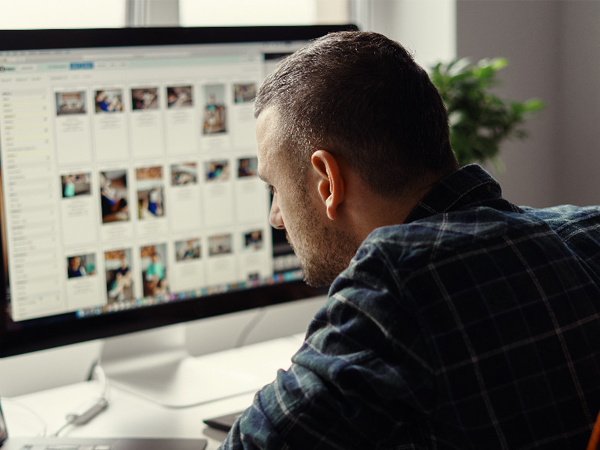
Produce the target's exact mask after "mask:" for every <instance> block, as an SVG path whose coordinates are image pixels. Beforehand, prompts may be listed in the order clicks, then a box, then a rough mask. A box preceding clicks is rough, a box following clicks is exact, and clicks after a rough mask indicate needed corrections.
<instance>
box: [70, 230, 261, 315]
mask: <svg viewBox="0 0 600 450" xmlns="http://www.w3.org/2000/svg"><path fill="white" fill-rule="evenodd" d="M242 246H243V251H245V252H246V251H250V252H251V251H255V250H260V249H262V248H263V233H262V231H261V230H252V231H249V232H245V233H243V235H242ZM132 252H133V251H132V249H121V250H112V251H108V252H104V272H105V276H106V297H107V303H108V304H111V303H114V302H117V301H126V300H133V299H134V298H135V292H134V283H135V280H134V275H133V274H134V270H135V268H133V267H132V261H133V258H132ZM232 253H233V235H232V234H219V235H214V236H210V237H209V238H208V256H209V257H214V256H217V255H227V254H232ZM166 256H167V245H166V244H158V245H149V246H144V247H141V248H140V258H141V267H140V268H139V269H138V270H141V279H142V284H143V296H144V297H153V296H158V295H163V294H166V293H168V292H169V281H168V272H169V270H168V262H167V261H168V258H166ZM96 258H97V256H96V254H95V253H87V254H77V255H72V256H69V257H68V258H67V260H66V266H67V267H66V269H67V278H68V279H69V280H75V279H80V278H82V277H90V276H97V275H98V273H97V269H96V267H97V262H96ZM201 258H202V248H201V242H200V239H199V238H197V239H186V240H181V241H176V242H175V263H176V264H180V263H185V262H187V261H194V260H200V259H201ZM255 276H256V278H258V274H256V275H255ZM251 278H252V277H251Z"/></svg>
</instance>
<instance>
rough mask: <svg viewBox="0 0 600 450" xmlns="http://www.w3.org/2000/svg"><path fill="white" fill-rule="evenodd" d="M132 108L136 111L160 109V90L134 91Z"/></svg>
mask: <svg viewBox="0 0 600 450" xmlns="http://www.w3.org/2000/svg"><path fill="white" fill-rule="evenodd" d="M131 108H132V109H133V110H134V111H138V110H143V109H158V88H138V89H132V90H131Z"/></svg>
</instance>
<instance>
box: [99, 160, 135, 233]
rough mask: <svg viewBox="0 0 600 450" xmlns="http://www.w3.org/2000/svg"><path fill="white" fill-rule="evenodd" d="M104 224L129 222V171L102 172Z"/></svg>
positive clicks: (101, 192) (101, 188)
mask: <svg viewBox="0 0 600 450" xmlns="http://www.w3.org/2000/svg"><path fill="white" fill-rule="evenodd" d="M100 202H101V203H100V204H101V209H102V223H109V222H119V221H124V220H129V209H128V202H127V171H125V170H109V171H105V172H100Z"/></svg>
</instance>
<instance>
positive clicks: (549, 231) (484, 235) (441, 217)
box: [353, 206, 600, 280]
mask: <svg viewBox="0 0 600 450" xmlns="http://www.w3.org/2000/svg"><path fill="white" fill-rule="evenodd" d="M573 236H577V238H578V239H579V240H582V239H583V240H584V241H587V240H592V241H595V242H596V243H600V207H586V208H580V207H574V206H558V207H553V208H546V209H534V208H527V207H525V208H522V209H521V210H520V211H499V210H496V209H493V208H489V207H477V208H472V209H468V210H462V211H453V212H449V213H444V214H436V215H433V216H430V217H427V218H424V219H420V220H416V221H413V222H410V223H408V224H400V225H392V226H387V227H382V228H378V229H376V230H374V231H373V232H372V233H371V234H370V235H369V236H368V238H367V239H366V240H365V241H364V242H363V244H362V246H361V247H360V249H359V251H358V252H357V254H356V257H355V259H354V261H353V262H354V264H356V265H358V266H362V269H364V270H367V271H368V269H369V267H374V266H375V264H374V261H377V260H379V261H381V262H382V263H383V264H384V265H386V266H387V267H388V268H389V269H390V270H392V271H395V272H396V273H397V274H398V276H399V278H402V279H404V280H407V279H408V278H412V277H413V276H415V275H416V274H417V273H418V272H420V271H431V270H432V269H435V268H436V267H437V268H439V267H441V266H444V265H447V264H453V263H455V262H458V261H463V262H464V261H467V260H468V261H469V264H477V261H478V260H481V261H482V262H483V261H489V259H490V258H493V255H494V254H498V255H499V254H501V253H502V252H506V251H511V252H513V251H518V249H520V248H521V247H528V246H529V247H530V246H531V245H532V244H533V245H536V246H540V247H542V248H543V249H544V251H543V252H540V254H539V255H537V256H539V257H540V258H542V257H552V255H555V254H556V257H560V256H559V255H558V254H559V253H560V254H565V253H566V252H572V251H573V250H574V246H573V245H572V243H571V242H570V240H571V238H572V237H573ZM586 245H587V244H586ZM599 245H600V244H597V246H599ZM580 246H581V245H580ZM588 247H589V246H588ZM575 252H576V253H577V252H579V250H578V249H577V248H575ZM581 252H582V253H583V254H584V255H585V258H588V257H590V256H591V255H590V252H589V251H588V250H586V249H582V250H581ZM541 253H544V255H541ZM537 256H536V255H535V254H532V255H531V257H532V258H536V257H537Z"/></svg>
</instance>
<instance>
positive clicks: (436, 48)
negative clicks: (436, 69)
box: [358, 0, 456, 68]
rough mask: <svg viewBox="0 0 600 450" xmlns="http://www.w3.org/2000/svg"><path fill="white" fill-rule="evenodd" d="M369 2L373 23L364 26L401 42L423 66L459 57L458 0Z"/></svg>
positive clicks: (383, 0) (373, 0)
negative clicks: (457, 37)
mask: <svg viewBox="0 0 600 450" xmlns="http://www.w3.org/2000/svg"><path fill="white" fill-rule="evenodd" d="M358 1H359V2H361V1H364V0H358ZM369 5H370V8H369V15H370V17H369V21H368V22H369V23H364V24H361V27H362V29H363V30H370V31H376V32H378V33H382V34H385V35H386V36H388V37H389V38H391V39H394V40H396V41H398V42H400V43H401V44H402V45H403V46H404V47H405V48H406V49H407V50H409V51H411V52H412V53H413V54H414V56H415V59H416V60H417V62H418V63H419V64H421V65H422V66H423V67H426V68H427V67H429V66H431V65H433V64H435V63H437V62H438V61H440V60H445V61H447V60H450V59H452V58H454V57H455V55H456V3H455V0H371V1H370V2H369Z"/></svg>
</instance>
